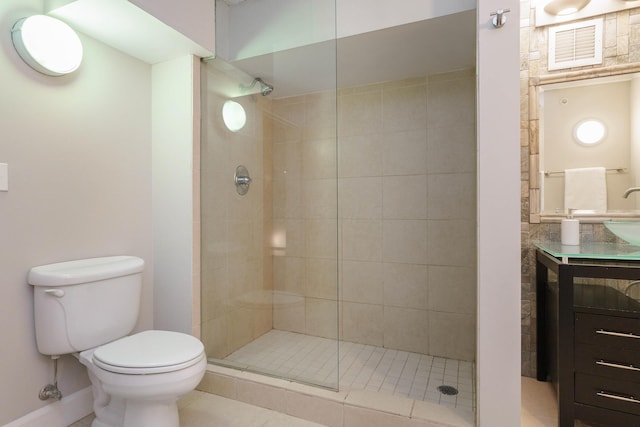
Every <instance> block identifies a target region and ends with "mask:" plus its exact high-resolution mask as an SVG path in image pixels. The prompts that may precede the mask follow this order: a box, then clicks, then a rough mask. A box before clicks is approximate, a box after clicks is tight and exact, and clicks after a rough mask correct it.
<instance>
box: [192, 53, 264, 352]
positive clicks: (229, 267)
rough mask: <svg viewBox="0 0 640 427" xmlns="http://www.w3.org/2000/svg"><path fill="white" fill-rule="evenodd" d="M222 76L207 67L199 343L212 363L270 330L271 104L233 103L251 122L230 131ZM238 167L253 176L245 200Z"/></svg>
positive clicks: (251, 98)
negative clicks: (224, 115)
mask: <svg viewBox="0 0 640 427" xmlns="http://www.w3.org/2000/svg"><path fill="white" fill-rule="evenodd" d="M224 78H225V76H224V74H220V72H219V71H217V70H216V68H215V67H213V66H212V65H208V66H206V67H204V68H203V80H202V82H203V83H202V85H203V87H202V88H203V96H204V97H206V99H203V101H204V102H203V103H202V109H203V117H204V118H205V122H204V123H203V128H202V131H203V138H202V146H201V207H202V212H201V227H202V245H201V246H202V249H201V251H202V258H201V274H202V282H201V283H202V285H201V286H202V292H201V294H202V314H201V316H202V341H203V342H204V344H205V350H206V352H207V355H208V356H209V357H215V358H224V357H225V356H227V355H229V354H230V353H231V352H233V351H234V350H236V349H238V348H239V347H242V346H243V345H245V344H247V343H249V342H251V341H252V340H254V339H255V338H257V337H259V336H260V335H262V334H264V333H265V332H267V331H269V330H270V329H271V327H272V296H271V289H272V284H271V282H272V279H271V271H272V270H271V256H270V255H271V254H270V252H268V251H269V249H268V248H267V245H268V237H269V236H270V232H269V230H270V224H271V221H270V218H271V198H272V196H271V190H270V180H269V173H270V170H271V148H270V147H271V136H270V135H271V128H272V126H273V125H272V121H271V119H270V115H269V114H268V111H269V109H270V100H269V98H265V97H263V96H261V95H259V94H258V95H248V96H245V97H241V98H236V99H235V101H237V102H239V103H241V105H242V106H243V107H244V108H245V111H246V112H247V125H246V126H245V127H244V128H243V129H242V130H240V131H239V132H236V133H233V132H231V131H229V130H228V129H227V128H226V127H225V125H224V123H223V121H222V114H221V112H222V105H223V103H224V101H226V100H227V99H228V98H227V97H226V96H222V95H221V94H220V93H219V92H217V90H219V89H220V87H219V86H216V83H219V82H220V81H221V80H222V79H224ZM237 84H239V83H238V82H236V86H237ZM265 164H266V165H267V166H266V169H265ZM238 165H244V166H245V167H246V168H247V169H248V170H249V174H250V176H251V178H252V182H251V186H250V189H249V192H248V193H247V194H246V195H244V196H241V195H239V194H238V193H237V192H236V188H235V186H234V182H233V177H234V173H235V170H236V167H237V166H238ZM265 171H266V172H267V174H266V178H265Z"/></svg>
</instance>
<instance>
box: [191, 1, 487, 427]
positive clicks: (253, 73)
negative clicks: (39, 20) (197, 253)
mask: <svg viewBox="0 0 640 427" xmlns="http://www.w3.org/2000/svg"><path fill="white" fill-rule="evenodd" d="M227 3H238V2H237V1H234V2H231V1H227V2H226V3H225V2H222V1H219V2H217V5H218V12H219V13H217V16H218V18H219V19H223V22H222V23H218V25H217V28H218V29H220V28H226V29H227V31H225V33H224V34H223V35H219V34H217V38H216V40H217V43H218V44H219V45H218V53H219V56H218V58H217V59H215V60H211V61H209V62H208V63H207V64H206V65H205V66H204V67H205V72H204V73H203V75H205V76H206V77H207V81H206V82H203V85H202V86H203V93H204V94H205V95H204V96H206V97H207V103H208V105H207V107H206V109H207V111H205V112H204V114H205V115H204V120H203V136H204V137H203V146H202V185H201V188H202V230H203V236H202V240H203V241H202V265H203V267H202V268H203V270H202V288H203V295H202V301H203V308H202V313H203V325H202V331H203V333H202V335H203V340H204V341H205V345H206V346H207V354H208V356H209V358H210V360H211V361H212V362H214V363H221V364H225V365H228V366H233V367H235V368H239V369H248V370H252V371H257V372H261V373H264V374H266V375H275V376H281V377H285V378H288V379H294V380H297V381H301V382H305V383H311V384H315V385H319V386H322V387H328V388H332V389H338V388H339V389H340V390H341V391H345V392H348V391H350V390H357V389H367V390H372V391H377V392H379V393H382V394H394V395H396V396H402V397H408V398H411V399H416V400H423V401H430V402H433V403H440V404H443V405H447V406H449V407H452V408H456V410H460V411H461V414H462V415H461V416H463V417H464V418H465V419H468V420H471V421H472V420H473V418H474V409H475V386H474V382H475V360H474V359H475V353H476V348H475V342H476V337H475V331H476V327H475V319H476V282H477V281H476V258H477V257H476V133H475V127H476V121H475V120H476V111H475V105H476V102H475V90H476V87H475V78H476V76H475V69H474V64H475V45H476V44H475V22H476V14H475V10H465V11H459V12H456V13H448V14H447V13H444V15H438V16H431V17H425V18H424V19H423V20H420V21H418V22H416V20H415V19H413V16H412V19H411V23H410V24H407V25H400V26H397V27H393V28H391V29H383V28H375V27H372V28H369V29H368V30H367V31H364V33H363V34H358V35H353V36H348V37H346V36H345V37H342V38H340V39H338V40H337V41H336V38H335V24H334V21H333V19H335V10H334V9H332V10H330V11H329V10H318V9H317V8H318V7H324V6H326V5H327V4H332V6H331V8H333V7H334V6H333V3H332V2H326V1H325V2H318V1H303V0H295V1H282V2H276V1H270V2H269V1H250V0H247V1H244V2H240V3H239V4H236V5H233V6H229V5H227ZM285 4H286V5H287V7H284V5H285ZM311 4H313V6H314V7H313V8H312V7H311V6H310V5H311ZM305 5H307V6H305ZM256 8H258V9H259V10H258V9H256ZM399 9H400V10H402V7H399ZM252 10H253V13H251V11H252ZM425 10H426V9H425ZM257 12H260V13H257ZM311 12H313V13H311ZM420 12H424V11H423V10H420ZM323 17H324V18H323ZM325 18H326V19H325ZM323 19H324V20H323ZM344 19H345V20H348V19H355V17H344ZM318 20H323V21H322V22H323V23H322V24H319V23H318ZM274 24H277V25H274ZM343 25H345V26H348V25H347V24H346V23H344V21H343ZM328 28H329V29H330V31H328V30H327V29H328ZM374 29H375V30H376V31H373V30H374ZM378 30H379V31H378ZM329 33H331V34H329ZM439 40H449V41H451V43H450V44H448V45H447V52H450V53H451V52H457V53H456V54H455V55H453V54H452V55H451V56H448V55H446V54H445V55H443V56H440V53H441V52H442V50H441V49H440V47H441V43H440V42H439ZM454 45H455V48H454ZM399 46H402V47H403V49H399V48H398V47H399ZM256 78H261V79H262V82H261V81H256V80H255V79H256ZM266 85H270V86H272V87H273V90H271V88H270V86H266ZM336 87H339V89H336ZM223 88H227V89H223ZM265 88H266V89H267V92H269V93H268V94H266V96H263V92H264V90H265ZM228 100H233V101H234V102H236V103H238V104H240V105H241V106H242V107H243V108H244V111H245V113H244V115H245V116H246V124H245V125H244V127H242V128H240V129H238V128H239V123H242V122H243V120H242V117H243V115H242V114H240V115H239V116H234V117H235V119H233V120H232V119H229V120H230V123H233V124H235V126H233V125H230V126H231V127H232V128H233V130H230V129H229V128H228V127H226V126H225V125H224V122H223V119H222V118H221V113H222V109H223V108H224V104H225V102H227V101H228ZM227 105H229V104H227ZM227 108H228V109H229V110H230V111H232V110H236V112H237V110H239V109H238V106H237V105H235V104H234V105H233V106H231V107H227ZM230 114H231V113H230ZM338 124H339V126H338ZM238 165H244V166H246V167H247V170H248V171H249V174H250V176H251V182H250V183H249V190H248V192H247V193H246V195H245V196H239V195H238V194H237V193H236V190H235V187H234V185H233V175H234V172H235V170H236V167H237V166H238ZM241 184H242V185H244V184H245V183H244V182H242V183H241ZM254 186H255V187H254ZM338 277H339V279H340V280H339V281H338ZM338 283H339V287H338ZM261 310H262V311H261ZM338 313H340V316H338ZM438 387H440V388H438Z"/></svg>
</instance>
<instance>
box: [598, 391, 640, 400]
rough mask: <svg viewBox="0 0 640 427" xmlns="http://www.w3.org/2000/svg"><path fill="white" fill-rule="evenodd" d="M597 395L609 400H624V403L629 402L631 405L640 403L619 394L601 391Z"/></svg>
mask: <svg viewBox="0 0 640 427" xmlns="http://www.w3.org/2000/svg"><path fill="white" fill-rule="evenodd" d="M596 394H597V395H598V396H600V397H606V398H607V399H615V400H622V401H623V402H629V403H640V400H638V399H634V398H633V397H632V396H629V397H627V396H620V395H617V394H611V393H607V392H606V391H599V392H597V393H596Z"/></svg>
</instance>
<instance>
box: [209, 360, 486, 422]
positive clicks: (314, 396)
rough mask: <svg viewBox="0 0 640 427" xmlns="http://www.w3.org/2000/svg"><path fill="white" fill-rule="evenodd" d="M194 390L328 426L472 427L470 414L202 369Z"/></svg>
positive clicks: (371, 394) (409, 401)
mask: <svg viewBox="0 0 640 427" xmlns="http://www.w3.org/2000/svg"><path fill="white" fill-rule="evenodd" d="M197 389H198V390H200V391H203V392H206V393H212V394H216V395H219V396H222V397H226V398H229V399H233V400H237V401H240V402H244V403H248V404H251V405H255V406H259V407H262V408H265V409H271V410H274V411H277V412H280V413H283V414H287V415H291V416H294V417H297V418H302V419H304V420H307V421H312V422H316V423H319V424H322V425H326V426H331V427H354V426H360V425H372V424H375V425H377V426H381V427H384V426H389V427H397V426H403V427H405V426H406V427H472V426H474V425H475V422H474V421H473V419H474V414H473V413H471V412H466V411H456V410H453V409H451V408H448V407H445V406H442V405H437V404H434V403H430V402H423V401H416V400H413V399H409V398H404V397H399V396H392V395H384V394H381V393H375V392H370V391H366V390H354V391H346V392H345V391H337V392H336V391H331V390H325V389H321V388H317V387H312V386H308V385H304V384H299V383H295V382H292V381H288V380H283V379H279V378H271V377H267V376H264V375H258V374H254V373H251V372H246V371H240V370H236V369H231V368H225V367H221V366H215V365H211V364H210V365H208V366H207V372H206V373H205V376H204V378H203V379H202V381H201V383H200V385H199V386H198V387H197Z"/></svg>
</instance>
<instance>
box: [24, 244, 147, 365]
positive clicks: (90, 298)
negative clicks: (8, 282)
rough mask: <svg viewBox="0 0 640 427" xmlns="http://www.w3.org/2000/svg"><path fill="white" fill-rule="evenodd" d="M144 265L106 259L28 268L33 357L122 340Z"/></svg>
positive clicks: (134, 315) (133, 315)
mask: <svg viewBox="0 0 640 427" xmlns="http://www.w3.org/2000/svg"><path fill="white" fill-rule="evenodd" d="M143 269H144V261H143V260H142V259H140V258H137V257H134V256H111V257H102V258H90V259H82V260H77V261H68V262H61V263H57V264H49V265H42V266H40V267H34V268H32V269H31V270H30V271H29V277H28V282H29V284H30V285H33V293H34V317H35V326H36V342H37V345H38V351H39V352H40V353H42V354H46V355H61V354H68V353H75V352H79V351H84V350H87V349H90V348H93V347H97V346H100V345H102V344H105V343H108V342H111V341H113V340H116V339H118V338H121V337H124V336H126V335H128V334H129V333H130V332H131V331H132V330H133V328H134V326H135V324H136V321H137V319H138V312H139V309H140V292H141V288H142V270H143Z"/></svg>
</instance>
